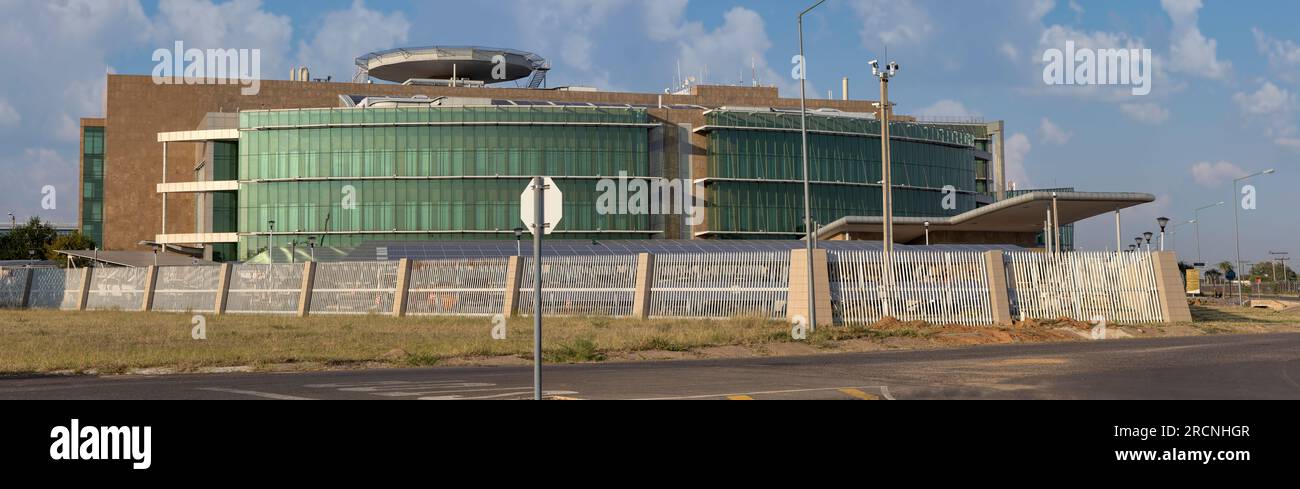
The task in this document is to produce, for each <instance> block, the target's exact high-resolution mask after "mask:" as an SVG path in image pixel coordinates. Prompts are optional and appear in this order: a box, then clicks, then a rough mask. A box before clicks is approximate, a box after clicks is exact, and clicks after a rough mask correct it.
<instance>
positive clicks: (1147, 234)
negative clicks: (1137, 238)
mask: <svg viewBox="0 0 1300 489" xmlns="http://www.w3.org/2000/svg"><path fill="white" fill-rule="evenodd" d="M1152 236H1155V235H1154V234H1152V233H1151V231H1147V232H1145V233H1142V237H1143V238H1146V240H1147V252H1150V251H1151V237H1152Z"/></svg>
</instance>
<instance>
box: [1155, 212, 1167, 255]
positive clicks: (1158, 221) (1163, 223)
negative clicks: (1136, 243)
mask: <svg viewBox="0 0 1300 489" xmlns="http://www.w3.org/2000/svg"><path fill="white" fill-rule="evenodd" d="M1156 224H1159V225H1160V251H1165V226H1168V225H1169V218H1168V217H1157V218H1156Z"/></svg>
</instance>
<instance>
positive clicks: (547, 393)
mask: <svg viewBox="0 0 1300 489" xmlns="http://www.w3.org/2000/svg"><path fill="white" fill-rule="evenodd" d="M528 390H531V388H530V389H528ZM528 390H522V391H519V392H507V393H505V394H493V395H490V396H430V397H421V398H420V400H421V401H467V400H472V399H496V398H501V397H508V396H522V395H526V394H529V392H528ZM574 394H577V392H574V391H542V397H550V396H571V395H574Z"/></svg>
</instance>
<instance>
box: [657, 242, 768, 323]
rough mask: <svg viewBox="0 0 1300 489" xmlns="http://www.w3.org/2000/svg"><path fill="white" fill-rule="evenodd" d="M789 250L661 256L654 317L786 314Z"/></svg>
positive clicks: (658, 265) (658, 258)
mask: <svg viewBox="0 0 1300 489" xmlns="http://www.w3.org/2000/svg"><path fill="white" fill-rule="evenodd" d="M789 293H790V253H789V252H738V253H708V254H679V255H656V256H655V266H654V280H653V281H651V287H650V316H651V317H692V318H728V317H733V316H743V315H757V316H761V317H765V318H769V319H782V320H784V319H785V317H786V301H787V298H788V297H787V296H789Z"/></svg>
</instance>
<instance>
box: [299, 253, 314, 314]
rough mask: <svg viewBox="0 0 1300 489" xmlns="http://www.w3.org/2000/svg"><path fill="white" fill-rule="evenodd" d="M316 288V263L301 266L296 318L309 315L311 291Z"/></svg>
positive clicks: (310, 262) (311, 262)
mask: <svg viewBox="0 0 1300 489" xmlns="http://www.w3.org/2000/svg"><path fill="white" fill-rule="evenodd" d="M315 286H316V262H314V261H309V262H306V263H303V264H302V291H301V292H299V293H298V317H300V318H301V317H307V315H308V314H310V313H311V289H312V287H315Z"/></svg>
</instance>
